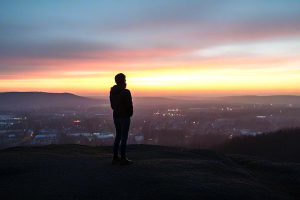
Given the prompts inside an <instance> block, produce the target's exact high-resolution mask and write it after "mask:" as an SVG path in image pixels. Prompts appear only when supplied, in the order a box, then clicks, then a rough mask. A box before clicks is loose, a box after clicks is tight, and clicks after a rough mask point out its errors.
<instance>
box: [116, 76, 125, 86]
mask: <svg viewBox="0 0 300 200" xmlns="http://www.w3.org/2000/svg"><path fill="white" fill-rule="evenodd" d="M115 82H116V84H117V85H119V84H126V76H125V75H124V74H122V73H119V74H117V75H116V76H115Z"/></svg>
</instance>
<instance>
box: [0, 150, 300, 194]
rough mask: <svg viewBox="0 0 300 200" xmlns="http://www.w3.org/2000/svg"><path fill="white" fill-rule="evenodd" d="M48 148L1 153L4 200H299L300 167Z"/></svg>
mask: <svg viewBox="0 0 300 200" xmlns="http://www.w3.org/2000/svg"><path fill="white" fill-rule="evenodd" d="M111 152H112V147H89V146H82V145H53V146H41V147H14V148H9V149H5V150H1V151H0V196H1V197H0V198H1V199H143V200H144V199H153V200H157V199H300V164H292V163H283V162H274V161H269V160H264V159H261V158H257V157H249V156H241V155H227V156H224V155H222V154H218V153H216V152H214V151H210V150H192V149H182V148H171V147H163V146H151V145H129V146H128V153H127V154H128V157H129V158H130V159H132V160H134V162H135V163H134V164H133V165H130V166H121V165H113V164H111V158H112V157H111V155H112V154H111Z"/></svg>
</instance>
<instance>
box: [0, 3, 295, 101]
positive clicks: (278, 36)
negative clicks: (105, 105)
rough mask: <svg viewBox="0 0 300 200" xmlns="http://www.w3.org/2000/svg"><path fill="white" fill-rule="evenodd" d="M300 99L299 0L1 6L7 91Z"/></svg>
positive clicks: (1, 63)
mask: <svg viewBox="0 0 300 200" xmlns="http://www.w3.org/2000/svg"><path fill="white" fill-rule="evenodd" d="M120 72H122V73H124V74H125V75H126V76H127V84H128V89H130V90H131V93H132V94H133V95H136V96H173V95H187V96H224V95H241V94H254V95H273V94H293V95H300V1H299V0H285V1H283V0H263V1H262V0H249V1H247V2H246V1H240V0H229V1H225V0H219V1H215V0H207V1H204V0H203V1H201V0H195V1H194V0H185V1H183V0H157V1H156V0H139V1H138V0H136V1H133V0H95V1H93V0H85V1H83V0H81V1H76V0H43V1H41V0H35V1H33V0H18V1H15V0H7V1H4V0H3V1H0V92H7V91H44V92H70V93H75V94H79V95H86V96H92V95H102V96H103V95H104V96H105V95H106V96H107V95H108V93H109V90H110V87H111V86H113V85H114V76H115V75H116V74H117V73H120Z"/></svg>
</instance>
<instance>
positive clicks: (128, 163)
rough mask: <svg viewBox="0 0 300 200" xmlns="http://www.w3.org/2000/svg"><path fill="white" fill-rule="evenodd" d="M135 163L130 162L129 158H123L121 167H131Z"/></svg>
mask: <svg viewBox="0 0 300 200" xmlns="http://www.w3.org/2000/svg"><path fill="white" fill-rule="evenodd" d="M132 163H133V161H132V160H128V159H127V158H122V159H121V162H120V165H131V164H132Z"/></svg>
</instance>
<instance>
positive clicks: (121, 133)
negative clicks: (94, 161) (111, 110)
mask: <svg viewBox="0 0 300 200" xmlns="http://www.w3.org/2000/svg"><path fill="white" fill-rule="evenodd" d="M114 124H115V127H116V138H115V142H114V156H118V152H119V145H120V141H121V158H126V145H127V138H128V131H129V127H130V117H125V118H114Z"/></svg>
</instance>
